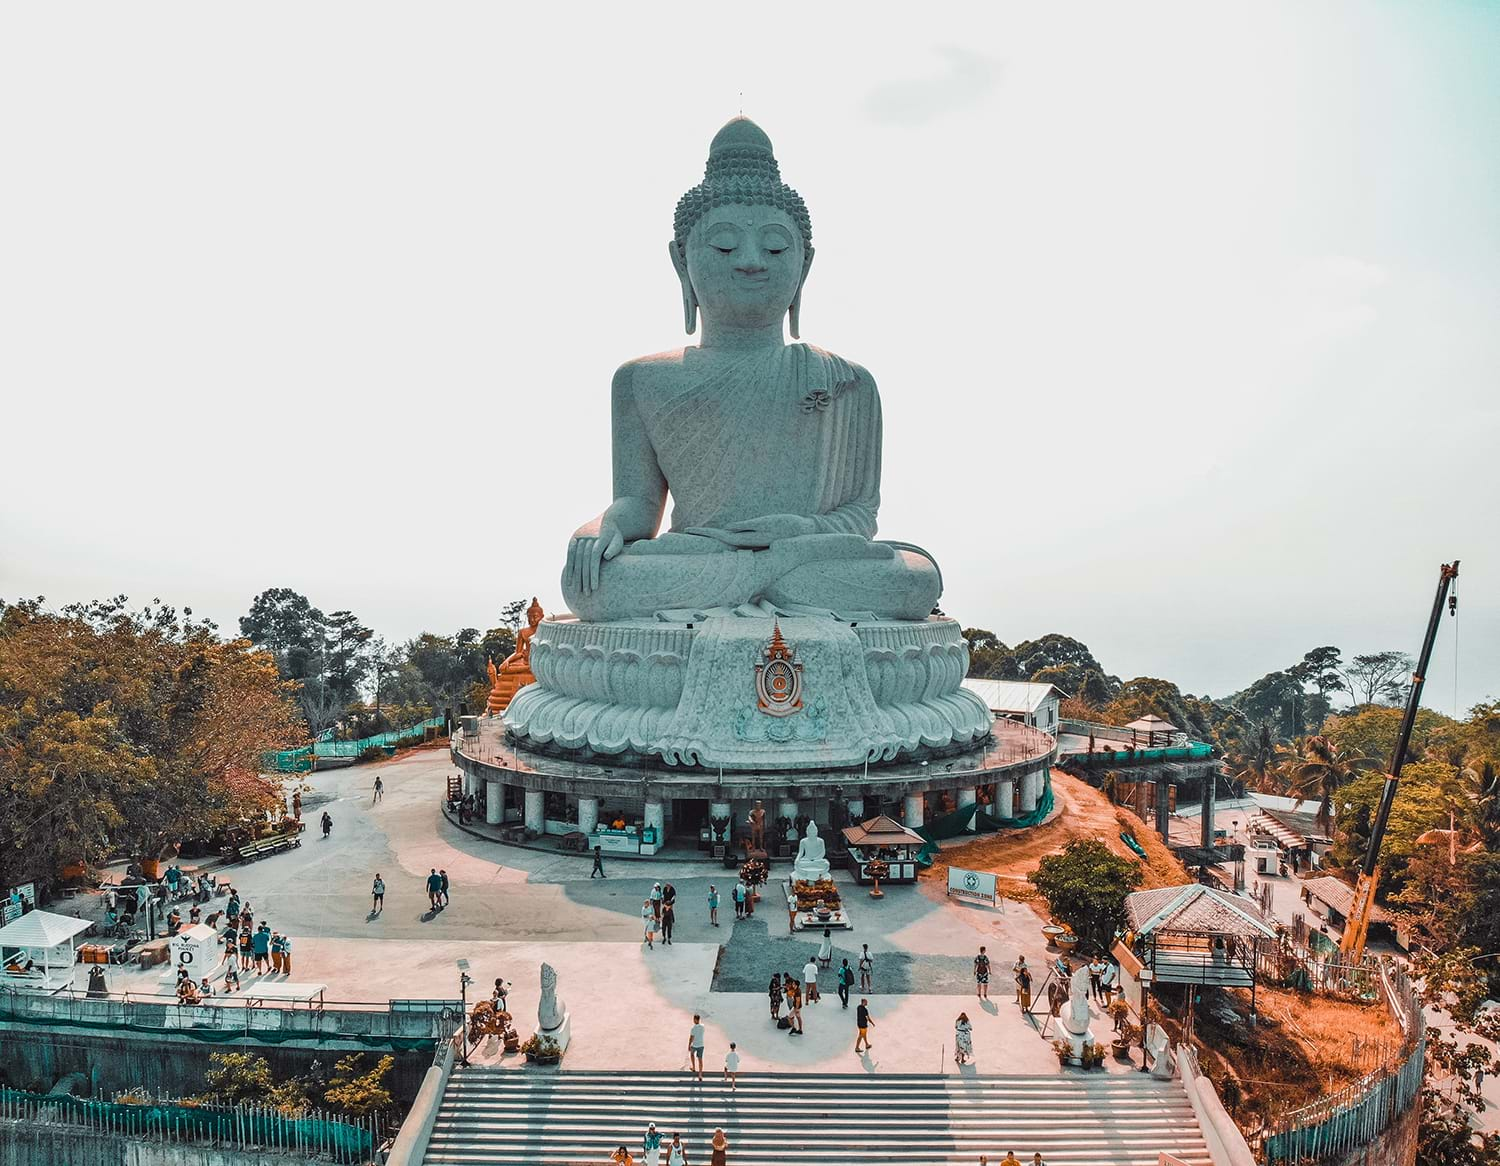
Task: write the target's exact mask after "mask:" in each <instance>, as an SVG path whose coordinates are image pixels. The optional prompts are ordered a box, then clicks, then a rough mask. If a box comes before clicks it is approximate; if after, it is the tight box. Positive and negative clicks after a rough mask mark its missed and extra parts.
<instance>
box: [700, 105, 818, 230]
mask: <svg viewBox="0 0 1500 1166" xmlns="http://www.w3.org/2000/svg"><path fill="white" fill-rule="evenodd" d="M731 203H741V204H743V205H745V206H773V207H776V208H777V209H778V210H783V211H785V212H786V213H787V214H788V215H790V216H791V219H792V222H794V223H796V224H797V231H798V233H799V234H801V236H802V246H803V248H804V249H810V248H811V247H812V219H811V217H809V215H808V213H807V204H806V203H805V202H803V201H802V196H801V195H800V194H798V193H797V192H796V191H795V190H793V189H792V188H791V187H790V186H788V185H787V184H786V183H784V182H782V181H781V167H780V166H778V165H777V164H776V155H775V154H774V153H772V151H771V139H770V138H768V137H767V136H766V132H765V130H763V129H761V128H760V126H758V125H756V124H755V123H754V122H753V121H751V120H750V119H749V118H748V117H737V118H735V119H734V120H732V121H730V122H729V123H728V124H726V125H725V126H724V128H723V129H721V130H720V131H719V132H718V133H717V134H715V135H714V140H713V141H712V142H711V143H710V144H709V147H708V165H707V166H705V167H704V170H703V181H702V182H700V183H699V184H698V185H697V186H695V187H693V189H692V190H690V191H688V192H687V193H686V194H684V195H683V196H682V197H681V198H680V199H678V200H677V213H676V215H674V216H673V220H672V231H673V237H674V238H675V240H676V242H677V248H678V250H679V251H681V252H683V253H684V254H685V253H686V247H687V237H688V233H689V232H690V231H692V229H693V226H694V225H695V224H696V223H697V222H698V220H699V219H701V218H702V217H703V216H704V215H706V214H707V213H708V212H709V211H710V210H712V209H713V208H714V207H716V206H728V205H729V204H731Z"/></svg>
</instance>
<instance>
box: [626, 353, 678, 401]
mask: <svg viewBox="0 0 1500 1166" xmlns="http://www.w3.org/2000/svg"><path fill="white" fill-rule="evenodd" d="M685 351H686V349H682V348H671V349H668V350H667V351H666V352H653V353H651V354H650V355H649V356H637V357H636V358H635V359H633V360H627V361H626V362H625V363H624V364H622V365H621V366H620V367H619V368H617V369H616V370H615V380H614V387H615V392H617V393H628V392H633V391H638V390H640V389H649V388H650V387H652V386H653V385H656V384H660V383H662V382H663V381H670V380H675V379H676V378H677V377H679V376H680V375H681V374H682V369H683V365H684V357H683V353H684V352H685Z"/></svg>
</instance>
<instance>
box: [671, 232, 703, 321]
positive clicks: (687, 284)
mask: <svg viewBox="0 0 1500 1166" xmlns="http://www.w3.org/2000/svg"><path fill="white" fill-rule="evenodd" d="M667 254H668V255H670V256H671V257H672V267H673V269H674V270H675V271H676V272H677V279H678V282H680V283H681V284H682V326H683V328H684V329H685V330H686V331H687V334H688V335H689V336H691V335H692V334H693V333H694V332H696V331H698V295H697V293H696V292H694V291H693V281H692V280H690V279H689V278H688V269H687V256H685V255H684V254H683V253H682V248H680V247H679V246H677V240H676V239H673V240H671V241H670V242H668V243H667Z"/></svg>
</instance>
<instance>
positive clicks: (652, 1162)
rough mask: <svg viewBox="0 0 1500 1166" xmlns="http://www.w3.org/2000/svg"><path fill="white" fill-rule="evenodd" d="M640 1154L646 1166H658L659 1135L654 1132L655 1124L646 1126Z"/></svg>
mask: <svg viewBox="0 0 1500 1166" xmlns="http://www.w3.org/2000/svg"><path fill="white" fill-rule="evenodd" d="M641 1154H642V1156H643V1157H644V1159H645V1162H646V1166H660V1163H661V1134H659V1133H657V1132H656V1123H655V1122H651V1123H650V1124H648V1125H647V1126H646V1136H645V1137H644V1138H642V1139H641Z"/></svg>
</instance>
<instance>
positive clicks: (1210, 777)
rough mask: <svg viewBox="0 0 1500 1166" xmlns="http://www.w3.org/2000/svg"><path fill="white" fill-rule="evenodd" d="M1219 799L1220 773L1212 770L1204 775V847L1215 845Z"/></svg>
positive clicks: (1202, 803) (1201, 803)
mask: <svg viewBox="0 0 1500 1166" xmlns="http://www.w3.org/2000/svg"><path fill="white" fill-rule="evenodd" d="M1218 798H1219V771H1218V770H1217V769H1211V770H1209V772H1207V773H1205V774H1204V775H1203V800H1202V802H1200V803H1199V804H1200V805H1201V806H1202V814H1203V843H1202V844H1203V846H1205V847H1212V846H1213V844H1214V809H1215V807H1216V805H1217V802H1218Z"/></svg>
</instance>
